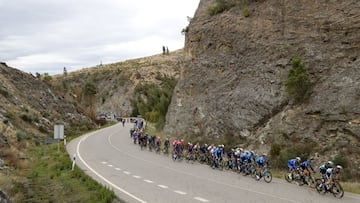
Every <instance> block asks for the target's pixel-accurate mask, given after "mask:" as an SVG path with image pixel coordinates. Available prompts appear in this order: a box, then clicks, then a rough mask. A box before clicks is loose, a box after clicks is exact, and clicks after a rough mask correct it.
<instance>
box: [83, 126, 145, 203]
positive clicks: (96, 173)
mask: <svg viewBox="0 0 360 203" xmlns="http://www.w3.org/2000/svg"><path fill="white" fill-rule="evenodd" d="M93 134H94V133H91V134H88V135H86V136H85V137H83V138H82V139H81V140H80V141H79V143H78V144H77V146H76V153H77V155H78V157H79V159H80V161H81V162H82V163H83V164H84V165H85V166H86V167H87V168H88V169H89V170H90V171H91V172H93V173H94V174H95V175H97V176H98V177H99V178H101V179H102V180H103V181H105V182H106V183H107V184H109V185H111V186H112V187H114V188H115V189H117V190H119V191H120V192H122V193H124V194H126V195H127V196H129V197H131V198H133V199H135V200H136V201H138V202H141V203H146V201H144V200H142V199H140V198H138V197H136V196H135V195H133V194H131V193H129V192H128V191H126V190H124V189H122V188H121V187H119V186H117V185H115V184H114V183H112V182H111V181H109V180H108V179H106V178H105V177H104V176H102V175H100V174H99V173H98V172H96V171H95V170H94V169H93V168H91V167H90V166H89V164H87V163H86V162H85V160H84V159H83V158H82V157H81V155H80V144H81V142H82V141H84V140H85V139H86V138H88V137H89V136H90V135H93Z"/></svg>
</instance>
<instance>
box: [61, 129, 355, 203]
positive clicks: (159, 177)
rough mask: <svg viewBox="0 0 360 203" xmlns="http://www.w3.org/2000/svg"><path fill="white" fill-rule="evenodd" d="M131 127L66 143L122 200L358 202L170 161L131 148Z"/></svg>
mask: <svg viewBox="0 0 360 203" xmlns="http://www.w3.org/2000/svg"><path fill="white" fill-rule="evenodd" d="M131 127H133V124H131V123H127V124H125V127H123V126H122V124H117V125H114V126H111V127H109V128H106V129H102V130H99V131H96V132H92V133H89V134H86V135H84V136H82V137H79V138H77V139H74V140H72V141H71V142H70V143H69V144H68V145H67V150H68V152H69V154H70V155H71V156H73V155H75V154H76V165H77V166H78V167H79V168H81V169H82V170H83V171H84V172H85V173H86V174H88V175H89V176H91V177H92V178H94V179H95V180H96V181H98V182H100V183H102V184H104V185H106V186H107V187H109V188H111V189H112V190H113V191H114V192H115V194H116V195H117V196H118V197H119V198H121V199H123V200H125V201H126V202H141V203H144V202H149V203H150V202H164V203H169V202H181V203H182V202H194V203H202V202H221V203H224V202H261V203H264V202H274V203H281V202H291V203H298V202H306V203H307V202H327V203H331V202H336V203H338V202H357V203H359V202H360V195H355V194H350V193H345V195H344V197H343V198H342V199H336V198H335V197H333V195H332V194H325V195H320V194H318V193H317V192H316V190H315V189H311V188H309V187H306V186H304V187H299V186H297V185H295V184H291V183H287V182H286V181H285V180H282V179H276V178H273V180H272V182H271V183H265V182H264V180H260V181H256V180H254V179H253V178H251V177H244V176H242V175H239V174H236V173H234V172H231V171H225V170H224V171H219V170H217V169H211V168H210V167H209V166H207V165H202V164H199V163H194V164H190V163H186V162H185V161H182V162H178V161H175V162H174V161H172V159H171V157H170V156H165V155H163V154H156V153H155V152H149V151H148V150H146V149H144V150H141V149H140V147H139V146H138V145H134V144H133V142H132V140H131V138H130V135H129V134H130V133H129V132H130V128H131Z"/></svg>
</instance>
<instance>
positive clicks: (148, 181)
mask: <svg viewBox="0 0 360 203" xmlns="http://www.w3.org/2000/svg"><path fill="white" fill-rule="evenodd" d="M144 181H145V182H147V183H153V182H154V181H151V180H147V179H145V180H144Z"/></svg>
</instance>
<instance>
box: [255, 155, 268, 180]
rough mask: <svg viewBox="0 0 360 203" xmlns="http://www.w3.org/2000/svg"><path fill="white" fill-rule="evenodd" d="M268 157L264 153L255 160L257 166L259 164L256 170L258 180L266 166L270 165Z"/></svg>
mask: <svg viewBox="0 0 360 203" xmlns="http://www.w3.org/2000/svg"><path fill="white" fill-rule="evenodd" d="M266 157H267V154H265V153H264V154H262V155H261V156H259V157H257V158H256V160H255V161H256V164H257V169H256V179H257V180H260V178H261V176H262V171H263V168H264V166H265V164H268V163H269V161H268V160H267V158H266Z"/></svg>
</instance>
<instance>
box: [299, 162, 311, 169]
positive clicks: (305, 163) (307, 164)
mask: <svg viewBox="0 0 360 203" xmlns="http://www.w3.org/2000/svg"><path fill="white" fill-rule="evenodd" d="M310 164H311V160H307V161H304V162H302V163H301V164H300V167H301V168H302V169H305V168H307V167H309V166H310Z"/></svg>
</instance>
